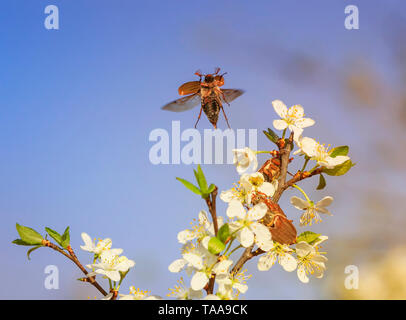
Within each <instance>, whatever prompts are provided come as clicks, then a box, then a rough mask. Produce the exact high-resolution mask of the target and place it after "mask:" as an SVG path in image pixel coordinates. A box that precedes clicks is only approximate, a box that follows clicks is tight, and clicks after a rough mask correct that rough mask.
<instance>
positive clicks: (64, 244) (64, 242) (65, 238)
mask: <svg viewBox="0 0 406 320" xmlns="http://www.w3.org/2000/svg"><path fill="white" fill-rule="evenodd" d="M69 245H70V234H69V227H67V228H66V229H65V231H64V233H63V235H62V244H61V246H62V247H63V248H64V249H66V248H67V247H68V246H69Z"/></svg>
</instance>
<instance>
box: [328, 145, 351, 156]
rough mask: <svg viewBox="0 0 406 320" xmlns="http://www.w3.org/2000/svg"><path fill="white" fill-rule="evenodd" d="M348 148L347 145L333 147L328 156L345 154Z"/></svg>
mask: <svg viewBox="0 0 406 320" xmlns="http://www.w3.org/2000/svg"><path fill="white" fill-rule="evenodd" d="M349 149H350V148H349V147H348V146H339V147H335V148H333V149H331V151H330V157H332V158H335V157H337V156H346V155H347V154H348V151H349Z"/></svg>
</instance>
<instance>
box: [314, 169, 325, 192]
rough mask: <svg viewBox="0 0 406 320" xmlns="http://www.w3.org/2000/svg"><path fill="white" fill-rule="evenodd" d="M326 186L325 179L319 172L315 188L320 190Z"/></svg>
mask: <svg viewBox="0 0 406 320" xmlns="http://www.w3.org/2000/svg"><path fill="white" fill-rule="evenodd" d="M325 186H326V179H325V178H324V176H323V175H322V174H321V173H320V179H319V185H318V186H317V188H316V189H317V190H322V189H324V187H325Z"/></svg>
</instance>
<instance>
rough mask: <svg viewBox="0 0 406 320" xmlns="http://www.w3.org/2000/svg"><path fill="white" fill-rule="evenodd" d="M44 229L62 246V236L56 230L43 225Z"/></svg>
mask: <svg viewBox="0 0 406 320" xmlns="http://www.w3.org/2000/svg"><path fill="white" fill-rule="evenodd" d="M45 231H46V232H48V234H49V235H50V236H51V238H52V239H54V240H55V241H56V242H57V243H58V244H59V245H60V246H62V236H61V235H60V234H59V233H58V232H56V231H55V230H52V229H51V228H48V227H45Z"/></svg>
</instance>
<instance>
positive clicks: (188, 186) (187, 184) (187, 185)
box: [176, 178, 202, 196]
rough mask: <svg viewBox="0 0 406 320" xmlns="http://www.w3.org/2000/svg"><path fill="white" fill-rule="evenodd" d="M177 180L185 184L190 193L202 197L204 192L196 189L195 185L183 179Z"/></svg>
mask: <svg viewBox="0 0 406 320" xmlns="http://www.w3.org/2000/svg"><path fill="white" fill-rule="evenodd" d="M176 180H178V181H180V182H182V183H183V185H184V186H185V187H186V188H188V189H189V190H190V191H192V192H194V193H196V194H198V195H199V196H201V195H202V192H201V191H200V190H199V188H198V187H196V186H195V185H193V184H192V183H190V182H189V181H187V180H185V179H181V178H176Z"/></svg>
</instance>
